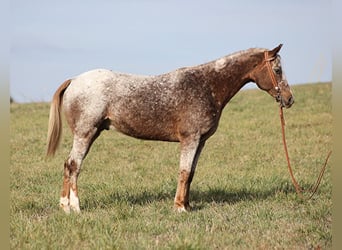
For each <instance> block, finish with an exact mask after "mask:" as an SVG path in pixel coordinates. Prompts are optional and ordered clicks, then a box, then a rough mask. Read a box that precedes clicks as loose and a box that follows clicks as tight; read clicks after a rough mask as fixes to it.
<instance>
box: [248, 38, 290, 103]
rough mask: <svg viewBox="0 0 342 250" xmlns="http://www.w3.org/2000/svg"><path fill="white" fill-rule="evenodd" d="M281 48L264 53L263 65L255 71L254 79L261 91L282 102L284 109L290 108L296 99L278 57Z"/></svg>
mask: <svg viewBox="0 0 342 250" xmlns="http://www.w3.org/2000/svg"><path fill="white" fill-rule="evenodd" d="M281 47H282V44H280V45H279V46H278V47H276V48H274V49H273V50H266V51H264V53H263V60H262V62H261V65H260V67H256V68H255V70H254V71H253V73H252V79H253V81H254V82H255V83H256V84H257V85H258V87H259V88H260V89H262V90H265V91H267V92H268V93H269V94H270V95H271V96H273V97H274V98H275V99H276V101H277V102H280V105H281V106H282V107H286V108H289V107H291V105H292V104H293V103H294V97H293V94H292V91H291V88H290V86H289V84H288V82H287V80H286V77H285V74H284V73H283V70H282V67H281V61H280V56H279V55H278V52H279V50H280V49H281Z"/></svg>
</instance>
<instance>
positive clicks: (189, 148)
mask: <svg viewBox="0 0 342 250" xmlns="http://www.w3.org/2000/svg"><path fill="white" fill-rule="evenodd" d="M204 143H205V142H204V141H203V142H200V139H199V138H196V139H194V138H193V139H188V140H185V141H181V155H180V168H179V177H178V185H177V191H176V196H175V201H174V207H175V209H176V210H177V211H178V212H185V211H189V210H190V208H191V207H190V203H189V193H190V184H191V181H192V178H193V176H194V174H195V168H196V165H197V161H198V158H199V155H200V154H201V151H202V148H203V146H204Z"/></svg>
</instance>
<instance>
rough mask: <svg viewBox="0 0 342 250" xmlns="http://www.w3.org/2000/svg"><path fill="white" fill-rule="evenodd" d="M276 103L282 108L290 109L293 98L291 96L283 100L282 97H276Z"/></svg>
mask: <svg viewBox="0 0 342 250" xmlns="http://www.w3.org/2000/svg"><path fill="white" fill-rule="evenodd" d="M276 100H277V102H280V105H281V106H282V107H283V108H290V107H291V106H292V104H293V103H294V97H293V95H291V96H290V97H289V98H288V99H285V98H283V97H282V96H280V95H279V96H277V98H276Z"/></svg>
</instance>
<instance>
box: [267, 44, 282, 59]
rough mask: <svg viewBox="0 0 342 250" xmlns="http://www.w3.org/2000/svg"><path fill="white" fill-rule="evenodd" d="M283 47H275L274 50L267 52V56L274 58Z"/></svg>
mask: <svg viewBox="0 0 342 250" xmlns="http://www.w3.org/2000/svg"><path fill="white" fill-rule="evenodd" d="M282 46H283V44H282V43H281V44H279V45H278V46H277V47H275V48H274V49H272V50H270V51H269V52H268V54H269V55H270V56H271V57H273V56H276V55H277V54H278V52H279V51H280V49H281V47H282Z"/></svg>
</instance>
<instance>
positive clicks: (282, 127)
mask: <svg viewBox="0 0 342 250" xmlns="http://www.w3.org/2000/svg"><path fill="white" fill-rule="evenodd" d="M279 116H280V123H281V131H282V135H283V145H284V151H285V156H286V161H287V168H288V170H289V172H290V176H291V180H292V183H293V186H294V187H295V189H296V192H297V194H298V196H299V197H300V198H302V199H304V195H303V193H304V190H303V189H302V188H301V187H300V185H299V184H298V182H297V181H296V178H295V177H294V175H293V172H292V167H291V163H290V157H289V152H288V150H287V143H286V136H285V119H284V113H283V108H282V107H281V106H279ZM331 153H332V151H331V150H330V152H329V153H328V156H327V158H326V159H325V162H324V165H323V167H322V169H321V171H320V173H319V175H318V178H317V180H316V183H315V184H313V185H312V186H311V187H310V189H309V190H308V191H309V192H311V194H310V195H309V196H308V197H307V199H308V200H310V199H311V198H312V197H313V196H314V195H315V193H316V191H317V189H318V186H319V185H320V183H321V180H322V177H323V174H324V172H325V169H326V167H327V164H328V160H329V158H330V155H331Z"/></svg>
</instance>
